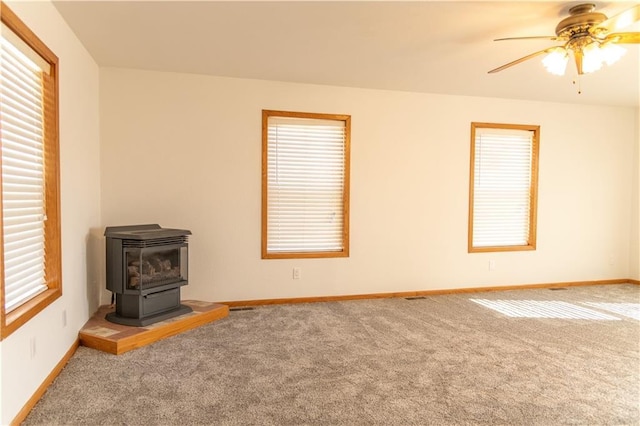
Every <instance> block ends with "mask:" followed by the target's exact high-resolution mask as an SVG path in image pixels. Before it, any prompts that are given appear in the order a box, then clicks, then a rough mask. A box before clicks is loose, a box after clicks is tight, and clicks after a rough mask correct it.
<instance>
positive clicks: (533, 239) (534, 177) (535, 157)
mask: <svg viewBox="0 0 640 426" xmlns="http://www.w3.org/2000/svg"><path fill="white" fill-rule="evenodd" d="M478 128H490V129H507V130H509V129H513V130H527V131H532V132H533V140H532V156H531V181H530V187H529V241H528V243H527V244H525V245H514V246H483V247H475V246H474V245H473V217H474V216H473V214H474V212H473V206H474V189H475V182H474V175H475V173H474V172H475V140H476V129H478ZM539 156H540V126H538V125H527V124H504V123H480V122H472V123H471V156H470V167H469V234H468V252H469V253H487V252H507V251H529V250H535V249H536V244H537V222H538V162H539Z"/></svg>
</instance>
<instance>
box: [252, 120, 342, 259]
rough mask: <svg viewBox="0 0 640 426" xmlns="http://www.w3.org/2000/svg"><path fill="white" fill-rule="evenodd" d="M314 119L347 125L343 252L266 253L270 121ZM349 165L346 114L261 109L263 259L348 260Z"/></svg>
mask: <svg viewBox="0 0 640 426" xmlns="http://www.w3.org/2000/svg"><path fill="white" fill-rule="evenodd" d="M272 116H273V117H291V118H311V119H318V120H336V121H344V123H345V134H346V136H345V141H344V144H345V146H344V148H345V154H344V189H343V194H342V209H343V225H342V247H343V249H342V250H341V251H328V252H323V251H317V252H288V253H270V252H268V251H267V227H268V223H267V216H268V214H267V213H268V198H267V197H268V170H267V165H268V124H269V123H268V121H269V117H272ZM350 164H351V116H350V115H343V114H324V113H312V112H291V111H276V110H262V244H261V248H262V250H261V251H262V259H308V258H334V257H349V199H350V198H349V197H350V195H349V194H350V182H349V179H350V178H349V176H350V174H351V173H350Z"/></svg>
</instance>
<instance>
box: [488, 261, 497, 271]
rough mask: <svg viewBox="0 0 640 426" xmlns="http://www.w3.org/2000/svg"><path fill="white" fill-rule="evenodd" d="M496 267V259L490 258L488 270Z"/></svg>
mask: <svg viewBox="0 0 640 426" xmlns="http://www.w3.org/2000/svg"><path fill="white" fill-rule="evenodd" d="M495 269H496V261H495V260H490V261H489V270H490V271H494V270H495Z"/></svg>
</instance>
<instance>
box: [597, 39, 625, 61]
mask: <svg viewBox="0 0 640 426" xmlns="http://www.w3.org/2000/svg"><path fill="white" fill-rule="evenodd" d="M600 53H601V54H602V60H603V61H604V62H606V63H607V65H613V64H615V63H616V62H618V61H619V60H620V58H622V57H623V56H624V54H625V53H627V49H625V48H624V47H622V46H618V45H617V44H613V43H605V44H602V45H601V46H600Z"/></svg>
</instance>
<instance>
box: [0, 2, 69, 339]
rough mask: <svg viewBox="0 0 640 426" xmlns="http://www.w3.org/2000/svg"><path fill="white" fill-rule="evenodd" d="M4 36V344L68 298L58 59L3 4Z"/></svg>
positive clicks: (0, 122) (0, 97)
mask: <svg viewBox="0 0 640 426" xmlns="http://www.w3.org/2000/svg"><path fill="white" fill-rule="evenodd" d="M0 6H1V7H2V19H1V22H2V27H1V29H2V31H1V33H0V55H1V57H0V59H1V60H0V140H1V142H2V156H1V160H0V161H1V166H2V174H1V182H2V197H1V198H0V205H1V207H2V215H1V216H0V225H1V226H0V229H1V230H2V232H0V260H1V261H2V265H3V267H2V274H0V280H1V286H0V296H1V298H0V300H1V303H0V321H1V326H2V338H4V337H6V336H8V335H9V334H11V333H13V332H14V331H15V330H17V329H18V328H19V327H20V326H21V325H22V324H24V323H25V322H27V321H28V320H29V319H30V318H32V317H33V316H35V315H36V314H37V313H38V312H40V311H41V310H43V309H44V308H45V307H46V306H48V305H49V304H50V303H51V302H53V301H54V300H55V299H57V298H58V297H60V295H61V294H62V286H61V279H60V270H61V268H60V196H59V178H58V176H59V154H58V109H57V108H58V80H57V72H58V58H57V57H56V56H55V55H54V54H53V53H52V52H51V51H50V50H49V49H48V48H47V47H46V46H45V45H44V43H42V41H40V40H39V39H38V38H37V37H36V36H35V35H34V34H33V33H32V32H31V30H29V28H27V27H26V25H25V24H24V23H23V22H22V21H20V19H19V18H18V17H17V16H16V15H15V14H14V13H13V12H12V11H11V10H10V9H9V8H8V7H7V6H6V5H5V4H4V3H2V4H1V5H0Z"/></svg>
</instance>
